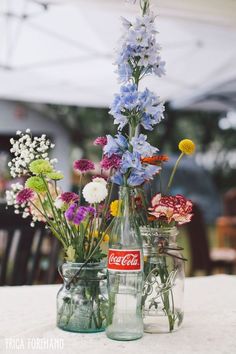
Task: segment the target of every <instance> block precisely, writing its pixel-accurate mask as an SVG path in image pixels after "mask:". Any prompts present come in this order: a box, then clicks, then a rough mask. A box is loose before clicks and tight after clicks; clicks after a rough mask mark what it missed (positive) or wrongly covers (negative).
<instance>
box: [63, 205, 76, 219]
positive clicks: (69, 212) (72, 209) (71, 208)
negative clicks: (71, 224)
mask: <svg viewBox="0 0 236 354" xmlns="http://www.w3.org/2000/svg"><path fill="white" fill-rule="evenodd" d="M77 207H78V206H77V204H75V203H74V204H71V205H70V206H69V208H68V209H67V210H66V212H65V217H66V218H67V220H69V221H72V220H73V219H74V216H75V211H76V209H77Z"/></svg>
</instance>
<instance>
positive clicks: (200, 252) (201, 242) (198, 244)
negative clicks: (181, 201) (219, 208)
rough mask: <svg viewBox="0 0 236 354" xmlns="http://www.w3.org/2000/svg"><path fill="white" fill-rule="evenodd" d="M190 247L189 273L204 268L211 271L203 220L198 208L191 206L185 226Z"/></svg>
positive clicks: (207, 271)
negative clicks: (188, 219) (191, 215)
mask: <svg viewBox="0 0 236 354" xmlns="http://www.w3.org/2000/svg"><path fill="white" fill-rule="evenodd" d="M186 228H187V232H188V239H189V243H190V249H191V272H190V273H191V275H193V274H194V273H195V272H196V271H199V270H204V271H205V272H206V273H207V274H210V273H211V260H210V249H209V244H208V238H207V230H206V225H205V221H204V218H203V215H202V212H201V210H200V208H199V207H198V206H197V205H196V204H195V205H194V206H193V217H192V220H191V222H190V223H188V224H187V226H186Z"/></svg>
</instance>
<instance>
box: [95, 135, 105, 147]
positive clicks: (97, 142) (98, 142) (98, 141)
mask: <svg viewBox="0 0 236 354" xmlns="http://www.w3.org/2000/svg"><path fill="white" fill-rule="evenodd" d="M93 145H100V146H102V147H103V146H105V145H107V137H106V136H98V137H97V138H96V139H95V140H94V142H93Z"/></svg>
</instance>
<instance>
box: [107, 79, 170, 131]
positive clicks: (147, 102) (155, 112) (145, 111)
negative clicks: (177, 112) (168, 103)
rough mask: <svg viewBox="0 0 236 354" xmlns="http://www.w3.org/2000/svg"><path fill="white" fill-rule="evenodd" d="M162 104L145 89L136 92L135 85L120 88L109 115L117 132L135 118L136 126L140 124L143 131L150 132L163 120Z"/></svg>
mask: <svg viewBox="0 0 236 354" xmlns="http://www.w3.org/2000/svg"><path fill="white" fill-rule="evenodd" d="M164 110H165V108H164V103H163V102H161V101H160V98H159V97H158V96H156V95H155V94H154V93H153V92H151V91H150V90H148V89H147V88H146V89H145V90H144V91H143V92H138V90H137V86H136V85H135V84H128V85H123V86H121V89H120V94H116V95H115V98H114V101H113V103H112V106H111V110H110V112H109V113H110V114H112V115H113V117H114V123H115V124H118V125H119V127H118V129H119V130H122V129H123V128H124V126H125V125H126V124H127V123H129V119H131V118H130V117H132V119H133V118H134V117H135V119H136V124H139V123H140V124H141V125H142V126H143V127H144V128H145V129H147V130H152V129H153V126H154V125H156V124H157V123H159V122H160V121H161V120H162V119H163V118H164V115H163V112H164Z"/></svg>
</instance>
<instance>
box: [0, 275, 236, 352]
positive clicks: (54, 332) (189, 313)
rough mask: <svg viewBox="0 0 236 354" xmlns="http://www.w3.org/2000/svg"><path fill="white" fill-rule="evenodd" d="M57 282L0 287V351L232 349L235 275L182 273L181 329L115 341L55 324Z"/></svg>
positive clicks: (235, 338)
mask: <svg viewBox="0 0 236 354" xmlns="http://www.w3.org/2000/svg"><path fill="white" fill-rule="evenodd" d="M59 288H60V286H59V285H39V286H17V287H2V288H0V309H1V311H0V315H1V319H0V353H1V354H2V353H9V354H13V353H31V354H33V353H43V354H47V353H51V354H52V353H58V354H60V353H65V354H67V353H68V354H75V353H76V354H85V353H86V354H90V353H94V354H108V353H109V354H117V353H121V352H122V353H123V352H124V351H126V353H127V354H133V353H135V354H165V353H168V354H173V353H174V354H185V353H186V354H190V353H200V354H205V353H207V354H211V353H212V354H218V353H220V354H233V353H236V276H229V275H216V276H209V277H195V278H187V279H186V285H185V318H184V324H183V326H182V328H181V329H180V330H179V331H177V332H175V333H170V334H144V336H143V338H142V339H140V340H137V341H132V342H117V341H112V340H109V339H108V338H106V335H105V333H96V334H80V333H68V332H64V331H62V330H60V329H58V328H56V326H55V319H56V306H55V305H56V294H57V291H58V289H59Z"/></svg>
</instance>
